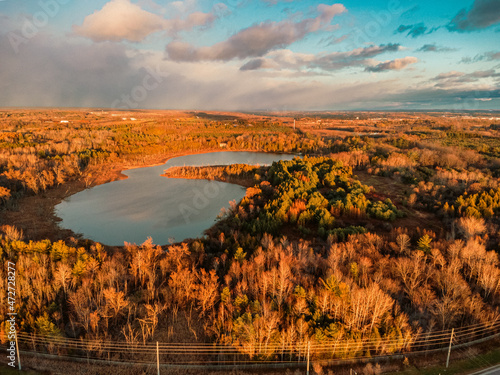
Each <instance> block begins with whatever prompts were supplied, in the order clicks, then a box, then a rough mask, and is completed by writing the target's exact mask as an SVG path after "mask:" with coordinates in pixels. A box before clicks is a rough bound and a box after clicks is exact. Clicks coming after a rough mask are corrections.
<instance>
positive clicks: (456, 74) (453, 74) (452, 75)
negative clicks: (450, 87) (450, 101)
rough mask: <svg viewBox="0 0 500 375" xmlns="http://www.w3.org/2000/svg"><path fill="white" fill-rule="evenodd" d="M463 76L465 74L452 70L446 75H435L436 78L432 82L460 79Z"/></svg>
mask: <svg viewBox="0 0 500 375" xmlns="http://www.w3.org/2000/svg"><path fill="white" fill-rule="evenodd" d="M464 75H465V73H462V72H457V71H455V70H453V71H451V72H448V73H441V74H439V75H437V76H436V77H434V78H433V79H432V80H433V81H441V80H443V79H450V78H457V77H462V76H464Z"/></svg>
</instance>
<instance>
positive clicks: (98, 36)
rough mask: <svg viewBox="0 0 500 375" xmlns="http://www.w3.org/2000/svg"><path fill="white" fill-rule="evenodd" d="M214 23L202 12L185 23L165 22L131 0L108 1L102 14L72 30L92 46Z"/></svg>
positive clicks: (86, 18) (180, 20) (93, 15)
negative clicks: (92, 44)
mask: <svg viewBox="0 0 500 375" xmlns="http://www.w3.org/2000/svg"><path fill="white" fill-rule="evenodd" d="M214 19H215V16H214V15H213V14H211V13H202V12H193V13H190V14H189V15H188V16H187V18H185V19H181V18H174V19H165V18H163V17H161V16H159V15H157V14H154V13H150V12H148V11H145V10H143V9H142V8H141V7H140V6H139V5H137V4H133V3H131V2H130V0H111V1H110V2H109V3H107V4H106V5H104V7H103V8H102V9H101V10H98V11H96V12H94V13H93V14H91V15H89V16H87V17H85V19H84V21H83V24H82V25H81V26H76V25H75V26H73V30H74V32H75V33H76V34H78V35H81V36H84V37H87V38H90V39H92V40H93V41H95V42H103V41H112V42H119V41H123V40H128V41H131V42H141V41H143V40H144V39H145V38H146V37H147V36H148V35H150V34H153V33H155V32H158V31H162V30H165V31H167V32H169V33H170V34H175V33H177V32H179V31H181V30H190V29H192V28H194V27H197V26H203V25H207V24H210V23H211V22H213V21H214Z"/></svg>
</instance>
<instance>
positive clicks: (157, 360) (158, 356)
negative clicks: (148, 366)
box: [156, 341, 160, 375]
mask: <svg viewBox="0 0 500 375" xmlns="http://www.w3.org/2000/svg"><path fill="white" fill-rule="evenodd" d="M156 369H157V370H158V375H160V349H159V348H158V341H157V342H156Z"/></svg>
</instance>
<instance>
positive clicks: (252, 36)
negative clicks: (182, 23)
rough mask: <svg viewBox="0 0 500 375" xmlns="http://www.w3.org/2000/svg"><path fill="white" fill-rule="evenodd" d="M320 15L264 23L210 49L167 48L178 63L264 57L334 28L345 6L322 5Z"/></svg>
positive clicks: (181, 45)
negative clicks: (335, 21) (309, 35)
mask: <svg viewBox="0 0 500 375" xmlns="http://www.w3.org/2000/svg"><path fill="white" fill-rule="evenodd" d="M317 11H318V13H319V15H318V16H317V17H315V18H307V19H304V20H302V21H299V22H293V21H291V20H285V21H281V22H263V23H260V24H258V25H254V26H251V27H248V28H246V29H244V30H241V31H240V32H238V33H236V34H234V35H233V36H231V37H230V38H229V39H227V40H225V41H223V42H220V43H217V44H214V45H213V46H210V47H195V46H192V45H191V44H188V43H183V42H179V41H175V42H172V43H169V44H168V45H167V47H166V51H167V54H168V56H169V58H170V59H171V60H174V61H203V60H212V61H229V60H232V59H245V58H247V57H261V56H264V55H265V54H266V53H267V52H269V51H271V50H274V49H279V48H283V47H285V46H288V45H290V44H292V43H294V42H296V41H298V40H301V39H303V38H304V37H305V36H306V35H308V34H309V33H312V32H315V31H318V30H322V29H326V28H327V27H328V26H331V21H332V19H333V17H334V16H336V15H338V14H341V13H343V12H345V11H346V8H345V7H344V6H343V5H342V4H333V5H331V6H328V5H324V4H320V5H318V7H317Z"/></svg>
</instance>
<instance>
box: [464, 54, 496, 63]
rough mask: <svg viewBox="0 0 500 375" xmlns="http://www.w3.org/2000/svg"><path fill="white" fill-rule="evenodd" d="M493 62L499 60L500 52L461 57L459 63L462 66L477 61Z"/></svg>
mask: <svg viewBox="0 0 500 375" xmlns="http://www.w3.org/2000/svg"><path fill="white" fill-rule="evenodd" d="M495 60H500V52H496V51H489V52H485V53H483V54H480V55H476V56H474V57H463V58H462V60H461V61H460V62H461V63H464V64H472V63H476V62H479V61H495Z"/></svg>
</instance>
